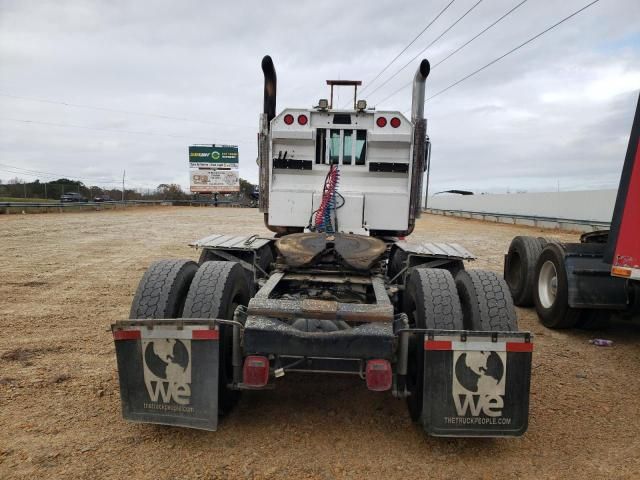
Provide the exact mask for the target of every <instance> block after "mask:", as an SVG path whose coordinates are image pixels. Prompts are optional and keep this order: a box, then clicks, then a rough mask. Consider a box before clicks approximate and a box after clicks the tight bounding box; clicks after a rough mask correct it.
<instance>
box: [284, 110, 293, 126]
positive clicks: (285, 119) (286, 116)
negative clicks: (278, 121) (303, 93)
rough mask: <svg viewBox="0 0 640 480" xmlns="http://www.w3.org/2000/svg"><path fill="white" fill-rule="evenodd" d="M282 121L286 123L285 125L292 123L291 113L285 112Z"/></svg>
mask: <svg viewBox="0 0 640 480" xmlns="http://www.w3.org/2000/svg"><path fill="white" fill-rule="evenodd" d="M284 123H286V124H287V125H291V124H292V123H293V115H291V114H290V113H287V114H286V115H285V116H284Z"/></svg>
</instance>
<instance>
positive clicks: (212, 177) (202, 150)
mask: <svg viewBox="0 0 640 480" xmlns="http://www.w3.org/2000/svg"><path fill="white" fill-rule="evenodd" d="M238 160H239V156H238V147H237V146H235V145H191V146H190V147H189V173H190V180H191V192H193V193H233V192H239V191H240V174H239V171H238Z"/></svg>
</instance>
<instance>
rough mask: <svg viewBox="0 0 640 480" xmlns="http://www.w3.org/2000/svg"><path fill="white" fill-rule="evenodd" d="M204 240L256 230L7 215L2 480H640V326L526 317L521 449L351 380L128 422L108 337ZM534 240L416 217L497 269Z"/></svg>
mask: <svg viewBox="0 0 640 480" xmlns="http://www.w3.org/2000/svg"><path fill="white" fill-rule="evenodd" d="M214 232H221V233H243V234H245V233H262V234H265V233H267V232H266V230H265V229H264V227H263V225H262V219H261V216H260V215H259V213H258V212H257V210H250V209H222V208H221V209H213V208H186V207H185V208H174V207H141V208H132V209H127V210H124V211H123V210H118V211H103V212H90V213H89V212H88V213H64V214H57V213H54V214H42V215H5V216H1V217H0V245H1V249H0V274H1V275H2V278H1V280H0V322H1V323H0V326H1V327H2V335H1V336H0V425H2V431H3V435H2V436H1V437H0V478H74V479H84V478H87V479H89V478H90V479H96V478H114V477H115V478H124V477H132V478H138V477H139V478H153V479H161V478H319V479H334V478H335V479H341V478H387V479H388V478H452V479H453V478H482V479H484V478H543V477H544V478H591V479H596V478H640V457H639V455H638V452H639V451H640V436H639V435H638V432H640V415H639V414H640V404H639V403H638V398H639V397H640V380H639V378H640V375H639V373H640V368H639V366H640V327H638V326H637V325H630V324H625V323H618V324H616V325H615V326H614V327H613V328H611V329H609V330H608V331H604V332H602V331H596V332H585V331H569V332H555V331H551V330H547V329H545V328H544V327H542V326H541V325H540V324H539V323H538V322H537V319H536V316H535V312H533V311H532V310H525V309H520V310H519V311H518V315H519V321H520V326H521V328H522V329H526V330H531V331H533V332H534V333H535V335H536V351H535V353H534V366H533V377H532V394H531V414H530V427H529V431H528V433H527V434H526V435H524V436H523V437H522V438H517V439H499V440H486V439H485V440H481V439H438V438H429V437H427V436H425V435H424V433H423V432H422V431H421V430H420V428H418V427H417V426H415V425H414V424H412V423H411V421H410V420H409V417H408V413H407V411H406V407H405V404H404V402H402V401H399V400H396V399H394V398H393V397H391V395H389V394H387V393H384V394H379V393H374V392H369V391H368V390H367V389H366V388H365V386H364V385H363V384H362V382H361V381H360V380H359V379H355V378H351V377H340V376H336V377H322V376H304V375H298V376H296V375H293V374H291V375H287V377H286V378H285V379H283V380H282V381H279V382H278V383H279V384H278V388H277V389H275V390H272V391H265V392H249V393H248V394H244V395H243V397H242V400H241V401H240V404H239V405H238V408H237V409H236V410H234V412H233V413H232V414H231V415H230V416H228V417H227V418H225V419H224V420H223V422H222V424H221V426H220V429H219V430H218V431H217V432H200V431H189V430H183V429H177V428H167V427H160V426H153V425H138V424H131V423H125V422H124V421H123V420H122V419H121V416H120V400H119V394H118V382H117V371H116V367H115V355H114V348H113V342H112V339H111V335H110V333H109V331H108V329H109V325H110V324H111V323H112V322H113V321H114V320H116V319H121V318H126V316H127V315H128V312H129V307H130V303H131V300H132V298H133V293H134V291H135V289H136V286H137V283H138V280H139V279H140V277H141V276H142V274H143V272H144V271H145V269H146V267H147V266H148V265H149V264H150V263H151V262H152V261H153V260H156V259H161V258H166V257H169V258H171V257H173V258H179V257H185V258H194V259H195V258H196V257H197V255H196V252H195V251H193V250H191V249H190V248H189V247H188V246H187V243H188V242H189V241H191V240H194V239H197V238H201V237H204V236H206V235H209V234H211V233H214ZM538 232H540V230H537V229H533V228H527V227H516V226H512V225H500V224H494V223H483V222H479V221H474V220H464V219H454V218H448V217H441V216H425V217H423V218H422V219H420V220H419V223H418V227H417V229H416V233H415V234H414V235H413V237H412V239H416V240H426V239H430V240H438V241H456V242H459V243H461V244H463V245H464V246H466V247H467V248H468V249H469V250H471V251H472V252H474V253H475V254H476V255H478V257H479V260H478V261H476V262H475V264H476V266H477V267H482V268H488V269H492V270H495V271H501V269H502V255H503V253H504V252H505V251H506V248H507V247H508V244H509V242H510V240H511V238H512V237H513V236H515V235H519V234H525V235H526V234H529V235H540V233H538ZM542 234H543V235H544V236H555V237H558V238H562V239H565V240H572V239H575V238H576V237H577V236H576V235H572V234H558V233H557V232H550V231H545V232H543V233H542ZM593 336H605V337H606V338H610V339H612V340H613V341H614V342H615V344H614V346H613V347H612V348H598V347H594V346H592V345H590V344H589V343H588V340H589V338H592V337H593Z"/></svg>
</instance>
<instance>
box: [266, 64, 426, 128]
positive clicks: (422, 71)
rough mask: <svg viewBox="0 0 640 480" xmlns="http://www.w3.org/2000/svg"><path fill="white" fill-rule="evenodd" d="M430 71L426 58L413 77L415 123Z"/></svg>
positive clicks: (420, 118) (412, 97) (418, 117)
mask: <svg viewBox="0 0 640 480" xmlns="http://www.w3.org/2000/svg"><path fill="white" fill-rule="evenodd" d="M263 64H264V61H263ZM263 68H264V67H263ZM430 71H431V65H429V60H427V59H426V58H425V59H423V60H422V61H421V62H420V67H419V68H418V70H417V71H416V74H415V75H414V77H413V93H412V95H411V121H412V122H413V124H414V125H415V123H416V121H417V120H422V119H423V118H424V85H425V82H426V80H427V77H428V76H429V72H430Z"/></svg>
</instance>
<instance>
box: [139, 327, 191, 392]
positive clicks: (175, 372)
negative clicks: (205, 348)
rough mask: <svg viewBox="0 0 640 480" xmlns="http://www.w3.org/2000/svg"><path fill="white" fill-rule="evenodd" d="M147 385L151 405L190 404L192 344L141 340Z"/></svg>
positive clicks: (175, 341)
mask: <svg viewBox="0 0 640 480" xmlns="http://www.w3.org/2000/svg"><path fill="white" fill-rule="evenodd" d="M142 352H143V353H142V357H143V364H144V383H145V386H146V387H147V393H148V395H149V399H150V400H151V401H152V402H156V403H157V402H162V403H165V404H166V403H171V402H175V403H177V404H179V405H188V404H189V402H190V401H191V362H190V359H191V341H190V340H177V339H156V340H143V341H142Z"/></svg>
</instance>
